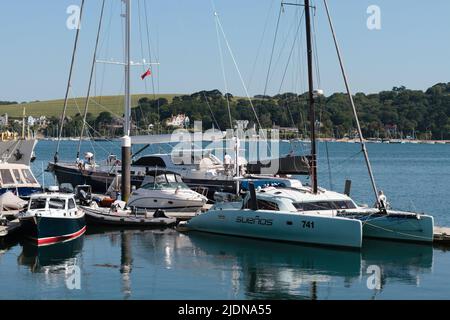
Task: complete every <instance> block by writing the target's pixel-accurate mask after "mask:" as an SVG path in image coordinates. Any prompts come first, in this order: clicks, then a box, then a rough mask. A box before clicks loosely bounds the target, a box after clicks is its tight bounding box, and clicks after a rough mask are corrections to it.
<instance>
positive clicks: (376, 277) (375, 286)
mask: <svg viewBox="0 0 450 320" xmlns="http://www.w3.org/2000/svg"><path fill="white" fill-rule="evenodd" d="M366 273H367V274H370V276H369V277H368V278H367V283H366V284H367V288H368V289H369V290H380V289H381V268H380V267H379V266H377V265H370V266H368V267H367V271H366Z"/></svg>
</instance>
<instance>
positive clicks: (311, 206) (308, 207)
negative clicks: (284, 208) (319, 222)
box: [294, 201, 335, 211]
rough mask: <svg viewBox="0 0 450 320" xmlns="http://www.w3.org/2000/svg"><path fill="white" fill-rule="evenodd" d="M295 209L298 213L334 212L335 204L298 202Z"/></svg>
mask: <svg viewBox="0 0 450 320" xmlns="http://www.w3.org/2000/svg"><path fill="white" fill-rule="evenodd" d="M294 207H295V208H296V209H297V210H298V211H318V210H333V209H335V208H334V204H333V202H331V201H318V202H296V203H294Z"/></svg>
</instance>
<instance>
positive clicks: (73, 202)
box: [69, 199, 76, 209]
mask: <svg viewBox="0 0 450 320" xmlns="http://www.w3.org/2000/svg"><path fill="white" fill-rule="evenodd" d="M75 208H76V205H75V201H73V199H69V209H75Z"/></svg>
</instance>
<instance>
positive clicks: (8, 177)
mask: <svg viewBox="0 0 450 320" xmlns="http://www.w3.org/2000/svg"><path fill="white" fill-rule="evenodd" d="M0 173H1V175H2V182H3V183H4V184H15V181H14V179H13V176H12V174H11V171H10V170H9V169H1V170H0Z"/></svg>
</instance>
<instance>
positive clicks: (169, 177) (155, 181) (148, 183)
mask: <svg viewBox="0 0 450 320" xmlns="http://www.w3.org/2000/svg"><path fill="white" fill-rule="evenodd" d="M140 188H141V189H147V190H157V189H177V188H178V189H189V187H188V186H187V185H186V184H185V183H184V182H183V180H182V179H181V176H180V175H179V174H178V173H175V172H172V171H167V170H150V171H147V173H146V175H145V178H144V181H143V182H142V185H141V187H140Z"/></svg>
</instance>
